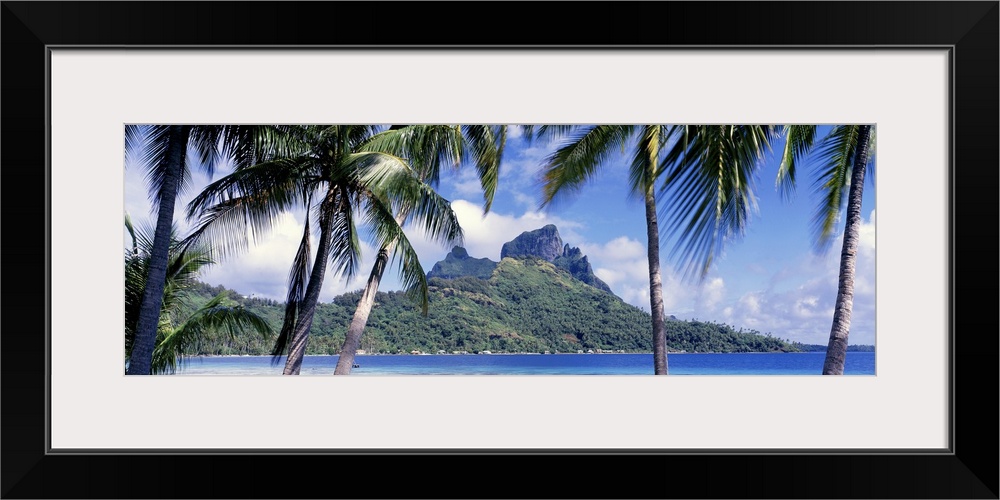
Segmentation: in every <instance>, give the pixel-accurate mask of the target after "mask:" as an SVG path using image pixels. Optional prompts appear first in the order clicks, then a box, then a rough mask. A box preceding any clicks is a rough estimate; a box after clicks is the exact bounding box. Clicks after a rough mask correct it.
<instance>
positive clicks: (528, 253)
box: [427, 224, 614, 294]
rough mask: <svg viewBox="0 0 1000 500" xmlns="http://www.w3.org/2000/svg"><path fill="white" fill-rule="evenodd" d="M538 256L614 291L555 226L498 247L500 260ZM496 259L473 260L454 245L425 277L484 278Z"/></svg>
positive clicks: (591, 283)
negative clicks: (565, 240)
mask: <svg viewBox="0 0 1000 500" xmlns="http://www.w3.org/2000/svg"><path fill="white" fill-rule="evenodd" d="M508 258H510V259H542V260H544V261H546V262H551V263H552V264H554V265H555V266H556V267H557V268H559V269H563V270H565V271H567V272H569V273H570V274H571V275H572V276H573V277H574V278H576V279H578V280H580V281H582V282H583V283H585V284H587V285H590V286H592V287H594V288H596V289H598V290H601V291H604V292H608V293H610V294H614V292H612V291H611V287H610V286H608V284H607V283H605V282H603V281H601V279H600V278H598V277H597V276H596V275H595V274H594V269H593V267H592V266H591V265H590V261H589V260H587V256H586V255H583V252H582V251H581V250H580V249H579V248H577V247H571V246H569V245H568V244H565V243H563V240H562V237H561V236H559V229H558V228H557V227H556V226H555V225H553V224H549V225H547V226H544V227H541V228H539V229H535V230H534V231H525V232H523V233H521V234H520V235H518V236H517V237H516V238H514V239H513V240H511V241H508V242H507V243H504V244H503V247H501V249H500V259H501V260H503V259H508ZM498 264H499V263H498V262H493V261H492V260H490V259H487V258H481V259H476V258H472V257H470V256H469V253H468V252H467V251H466V250H465V249H464V248H462V247H455V248H453V249H452V251H451V253H449V254H448V255H447V256H445V259H444V260H442V261H439V262H438V263H436V264H434V267H433V268H432V269H431V271H430V272H429V273H427V277H428V278H443V279H454V278H460V277H462V276H472V277H475V278H480V279H488V278H489V277H490V275H491V274H492V273H493V270H494V269H496V267H497V265H498Z"/></svg>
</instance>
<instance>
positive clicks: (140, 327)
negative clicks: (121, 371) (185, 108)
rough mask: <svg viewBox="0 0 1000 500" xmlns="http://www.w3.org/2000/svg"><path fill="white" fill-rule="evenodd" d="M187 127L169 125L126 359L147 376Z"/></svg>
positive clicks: (135, 372) (133, 369)
mask: <svg viewBox="0 0 1000 500" xmlns="http://www.w3.org/2000/svg"><path fill="white" fill-rule="evenodd" d="M190 129H191V127H189V126H179V125H175V126H171V127H170V142H169V146H168V150H167V152H166V168H165V169H164V176H163V184H162V188H161V190H160V193H159V200H160V202H159V208H158V210H159V212H158V213H157V217H156V232H155V233H154V235H153V249H152V252H150V257H149V274H148V275H147V278H146V288H145V291H144V292H143V295H142V305H141V306H140V309H139V321H138V323H137V324H136V333H135V341H134V344H133V345H132V354H131V356H130V358H129V364H128V370H127V371H126V373H127V374H128V375H149V374H150V373H151V370H152V362H153V349H154V348H155V347H156V330H157V327H158V326H159V324H160V310H161V307H162V305H163V288H164V286H165V283H166V279H167V261H168V260H169V252H170V230H171V228H172V227H173V222H174V204H175V202H176V200H177V191H178V188H179V187H180V183H181V171H182V169H183V168H184V156H185V154H186V152H187V139H188V134H189V133H190Z"/></svg>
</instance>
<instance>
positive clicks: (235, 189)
mask: <svg viewBox="0 0 1000 500" xmlns="http://www.w3.org/2000/svg"><path fill="white" fill-rule="evenodd" d="M314 167H315V166H314V165H313V161H312V160H311V159H309V158H301V157H300V158H291V159H280V160H274V161H270V162H265V163H258V164H256V165H253V166H251V167H247V168H243V169H240V170H237V171H234V172H233V173H232V174H230V175H227V176H226V177H223V178H222V179H219V180H217V181H215V182H213V183H211V184H209V185H208V186H206V187H205V189H204V190H203V191H202V192H201V193H199V194H198V195H197V196H196V197H195V198H194V199H193V200H191V202H190V203H189V204H188V207H187V217H188V219H189V220H190V219H193V218H196V217H197V219H198V220H197V222H196V224H195V225H194V229H193V230H192V231H191V233H190V234H189V235H188V237H187V238H186V239H185V245H190V244H194V243H197V242H200V241H204V242H205V243H206V244H207V245H208V246H209V247H211V248H212V249H213V251H214V252H217V253H218V254H219V255H220V256H221V257H225V256H229V255H232V254H236V253H239V252H242V251H244V250H246V248H247V246H248V243H249V242H248V237H249V240H250V241H259V240H260V239H262V238H263V237H265V236H266V235H267V234H269V233H270V231H271V229H272V227H273V225H274V224H275V223H276V222H277V221H278V220H279V219H280V217H281V216H282V215H283V214H285V213H286V212H287V211H288V210H289V209H291V208H293V207H294V206H296V205H297V204H298V203H300V202H301V201H302V199H303V197H304V195H303V193H307V192H309V191H310V190H311V189H312V183H311V181H313V179H315V178H314V177H313V176H312V175H311V174H312V173H313V172H314Z"/></svg>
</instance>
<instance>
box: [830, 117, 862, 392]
mask: <svg viewBox="0 0 1000 500" xmlns="http://www.w3.org/2000/svg"><path fill="white" fill-rule="evenodd" d="M870 132H871V126H869V125H862V126H861V127H859V129H858V150H857V153H856V154H855V156H854V166H853V167H852V168H853V170H852V171H851V187H850V191H849V192H848V195H847V224H846V226H845V227H844V246H843V249H842V250H841V252H840V280H839V286H838V288H837V303H836V306H835V309H834V313H833V327H832V328H831V330H830V343H829V344H828V345H827V348H826V361H825V362H824V363H823V375H843V374H844V360H845V359H846V357H847V336H848V334H849V333H850V330H851V310H852V309H853V307H854V264H855V261H856V260H857V255H858V241H859V239H860V228H861V194H862V191H863V188H864V183H865V168H866V167H867V165H868V137H869V135H870Z"/></svg>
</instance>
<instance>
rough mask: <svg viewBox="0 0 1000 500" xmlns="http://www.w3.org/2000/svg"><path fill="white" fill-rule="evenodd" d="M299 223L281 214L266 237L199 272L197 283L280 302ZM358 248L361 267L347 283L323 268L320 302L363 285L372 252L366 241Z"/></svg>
mask: <svg viewBox="0 0 1000 500" xmlns="http://www.w3.org/2000/svg"><path fill="white" fill-rule="evenodd" d="M303 224H304V221H303V220H302V219H300V216H299V217H297V216H296V215H294V214H292V213H284V214H282V215H281V216H280V217H279V219H278V222H277V223H276V224H275V225H274V227H273V230H272V231H271V233H270V235H269V236H268V237H266V238H264V239H262V240H261V241H258V242H257V243H256V244H252V245H250V246H249V248H248V250H247V251H246V252H245V253H243V254H241V255H239V256H235V257H230V258H228V259H226V260H224V261H222V262H220V263H218V264H216V265H214V266H212V267H210V268H208V270H207V271H206V272H204V273H202V278H201V280H202V281H204V282H206V283H209V284H212V285H219V284H221V285H224V286H225V287H226V288H229V289H232V290H236V291H238V292H240V293H242V294H244V295H255V296H257V297H266V298H269V299H273V300H278V301H284V300H285V296H286V295H287V293H288V272H289V270H290V268H291V265H292V261H293V259H294V258H295V252H296V251H297V250H298V247H299V243H300V242H301V239H302V230H303V228H304V225H303ZM316 236H317V235H315V234H314V235H313V241H312V251H313V255H312V262H315V259H316V246H317V243H316V239H315V238H316ZM361 245H362V256H363V257H362V261H361V266H360V267H359V269H358V272H357V275H356V276H355V277H354V278H353V279H352V280H351V281H349V282H348V281H347V280H346V279H345V278H344V277H343V276H339V275H337V274H336V273H334V272H333V270H332V268H331V267H329V266H328V267H327V272H326V275H325V277H324V279H323V290H322V292H320V300H321V301H324V302H326V301H330V300H332V299H333V298H334V297H335V296H337V295H340V294H342V293H344V292H348V291H353V290H357V289H359V288H361V287H363V286H364V283H365V280H366V279H367V278H368V274H369V272H370V271H371V268H372V265H373V264H374V249H373V248H372V247H371V246H370V245H368V244H367V243H366V242H362V243H361Z"/></svg>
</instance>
